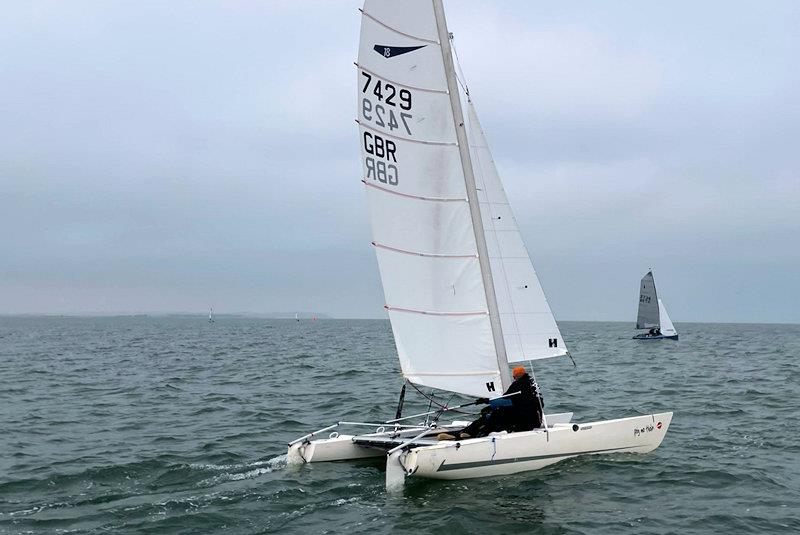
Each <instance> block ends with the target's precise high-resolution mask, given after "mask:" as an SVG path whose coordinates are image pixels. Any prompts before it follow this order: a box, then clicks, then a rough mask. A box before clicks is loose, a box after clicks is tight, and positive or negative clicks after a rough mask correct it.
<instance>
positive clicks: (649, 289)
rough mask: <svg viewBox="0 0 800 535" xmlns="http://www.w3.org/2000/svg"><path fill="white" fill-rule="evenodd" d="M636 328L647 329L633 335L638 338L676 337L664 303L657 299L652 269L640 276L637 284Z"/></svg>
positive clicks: (676, 334)
mask: <svg viewBox="0 0 800 535" xmlns="http://www.w3.org/2000/svg"><path fill="white" fill-rule="evenodd" d="M636 328H637V329H648V332H646V333H642V334H637V335H636V336H634V338H635V339H638V340H645V339H646V340H658V339H663V338H670V339H673V340H677V339H678V332H677V331H676V330H675V326H674V325H673V324H672V320H670V319H669V315H668V314H667V309H666V307H665V306H664V303H663V302H662V301H661V299H659V297H658V292H657V291H656V282H655V279H654V278H653V270H652V269H651V270H650V271H648V272H647V274H646V275H645V276H644V277H642V281H641V284H640V285H639V313H638V315H637V316H636Z"/></svg>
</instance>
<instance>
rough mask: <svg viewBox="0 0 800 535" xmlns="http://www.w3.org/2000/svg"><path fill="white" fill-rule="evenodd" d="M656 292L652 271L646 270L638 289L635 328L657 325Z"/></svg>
mask: <svg viewBox="0 0 800 535" xmlns="http://www.w3.org/2000/svg"><path fill="white" fill-rule="evenodd" d="M658 325H659V324H658V294H657V293H656V281H655V280H654V279H653V272H652V271H648V272H647V275H645V276H644V277H642V282H641V285H640V289H639V315H638V316H637V317H636V328H637V329H651V328H653V327H658Z"/></svg>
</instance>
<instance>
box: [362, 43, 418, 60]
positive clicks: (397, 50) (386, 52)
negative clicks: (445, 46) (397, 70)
mask: <svg viewBox="0 0 800 535" xmlns="http://www.w3.org/2000/svg"><path fill="white" fill-rule="evenodd" d="M425 46H427V45H420V46H386V45H375V46H374V47H372V50H374V51H375V52H377V53H378V54H380V55H381V56H383V57H384V58H394V57H397V56H402V55H403V54H408V53H409V52H413V51H415V50H419V49H420V48H423V47H425Z"/></svg>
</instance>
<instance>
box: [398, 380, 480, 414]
mask: <svg viewBox="0 0 800 535" xmlns="http://www.w3.org/2000/svg"><path fill="white" fill-rule="evenodd" d="M408 384H410V385H411V386H412V388H413V389H414V390H416V391H417V392H419V395H421V396H422V397H424V398H425V399H427V400H428V401H429V402H430V403H429V404H428V410H430V408H431V405H430V404H431V403H433V404H435V405H436V406H438V407H439V408H441V409H446V408H447V406H446V405H442V404H441V403H439V402H438V401H434V400H433V394H431V395H430V396H429V395H428V394H426V393H425V392H423V391H422V390H420V389H419V388H418V387H417V385H415V384H414V383H412V382H411V381H409V382H408ZM449 412H458V413H461V414H472V413H471V412H464V411H460V410H458V409H450V411H449Z"/></svg>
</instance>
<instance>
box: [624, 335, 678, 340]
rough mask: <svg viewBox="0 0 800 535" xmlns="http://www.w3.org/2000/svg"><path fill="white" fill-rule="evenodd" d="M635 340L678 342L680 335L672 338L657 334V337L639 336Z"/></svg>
mask: <svg viewBox="0 0 800 535" xmlns="http://www.w3.org/2000/svg"><path fill="white" fill-rule="evenodd" d="M633 339H634V340H677V339H678V335H677V334H673V335H671V336H667V335H663V334H657V335H650V334H637V335H636V336H634V337H633Z"/></svg>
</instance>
